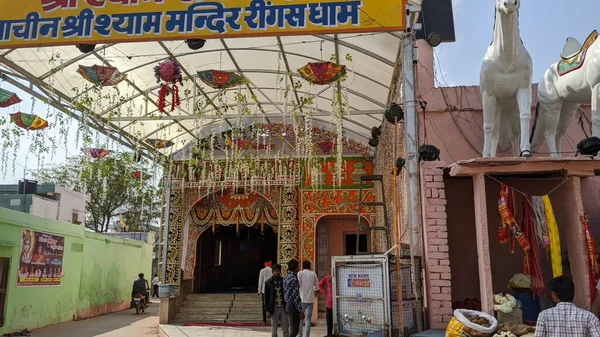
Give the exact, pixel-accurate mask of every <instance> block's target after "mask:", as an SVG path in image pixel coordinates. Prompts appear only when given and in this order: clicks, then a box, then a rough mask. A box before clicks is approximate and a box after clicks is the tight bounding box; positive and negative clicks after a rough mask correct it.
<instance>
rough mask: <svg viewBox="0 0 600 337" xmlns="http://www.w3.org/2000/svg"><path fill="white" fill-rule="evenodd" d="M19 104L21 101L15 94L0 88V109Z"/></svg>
mask: <svg viewBox="0 0 600 337" xmlns="http://www.w3.org/2000/svg"><path fill="white" fill-rule="evenodd" d="M19 102H21V99H20V98H19V96H17V94H15V93H14V92H10V91H7V90H4V89H1V88H0V108H8V107H9V106H11V105H14V104H17V103H19Z"/></svg>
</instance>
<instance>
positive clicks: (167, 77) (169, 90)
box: [154, 60, 183, 112]
mask: <svg viewBox="0 0 600 337" xmlns="http://www.w3.org/2000/svg"><path fill="white" fill-rule="evenodd" d="M154 76H155V77H156V82H157V83H161V82H163V84H162V86H161V88H160V91H159V93H158V111H160V112H166V110H165V108H166V106H167V96H169V95H170V94H173V98H172V99H171V111H174V110H175V108H176V107H178V106H180V105H181V99H180V97H179V87H178V86H177V83H179V84H181V85H183V76H182V75H181V66H180V65H179V62H177V61H171V60H167V61H163V62H161V63H159V64H158V65H157V66H156V67H154Z"/></svg>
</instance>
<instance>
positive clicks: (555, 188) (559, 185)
mask: <svg viewBox="0 0 600 337" xmlns="http://www.w3.org/2000/svg"><path fill="white" fill-rule="evenodd" d="M485 177H487V178H490V179H491V180H494V181H495V182H497V183H499V184H506V183H504V182H502V181H500V180H498V179H496V178H494V177H492V176H491V175H489V174H486V175H485ZM571 178H572V177H568V178H566V179H563V181H561V182H560V183H559V184H558V185H556V186H555V187H554V188H552V189H551V190H550V192H548V193H546V194H543V195H542V196H544V195H550V194H552V192H554V191H556V190H557V189H559V188H560V187H561V186H562V185H564V184H566V183H567V182H568V181H569V180H571ZM507 185H508V184H507ZM511 188H512V189H513V190H515V191H516V192H518V193H520V194H521V195H523V196H530V195H531V194H527V193H525V192H523V191H520V190H518V189H516V188H514V187H512V186H511Z"/></svg>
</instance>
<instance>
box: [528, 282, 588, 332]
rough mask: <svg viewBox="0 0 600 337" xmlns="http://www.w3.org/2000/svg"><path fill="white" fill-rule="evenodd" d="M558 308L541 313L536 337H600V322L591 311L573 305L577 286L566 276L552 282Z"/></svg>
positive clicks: (551, 287)
mask: <svg viewBox="0 0 600 337" xmlns="http://www.w3.org/2000/svg"><path fill="white" fill-rule="evenodd" d="M549 288H550V290H551V291H552V300H553V301H554V303H556V306H555V307H554V308H552V309H548V310H544V311H542V312H541V313H540V315H539V317H538V321H537V326H536V328H535V335H534V336H535V337H566V336H570V337H588V336H589V337H600V320H598V317H596V316H594V314H592V313H591V312H589V311H586V310H583V309H580V308H578V307H576V306H575V304H573V303H572V302H573V298H575V285H574V284H573V281H572V280H571V279H570V278H568V277H566V276H559V277H557V278H555V279H553V280H552V281H550V286H549Z"/></svg>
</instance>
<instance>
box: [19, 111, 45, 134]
mask: <svg viewBox="0 0 600 337" xmlns="http://www.w3.org/2000/svg"><path fill="white" fill-rule="evenodd" d="M10 120H11V121H12V122H13V123H14V124H15V125H17V126H18V127H20V128H23V129H26V130H43V129H45V128H47V127H48V121H46V120H45V119H43V118H41V117H39V116H37V115H31V114H26V113H22V112H17V113H14V114H10Z"/></svg>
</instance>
